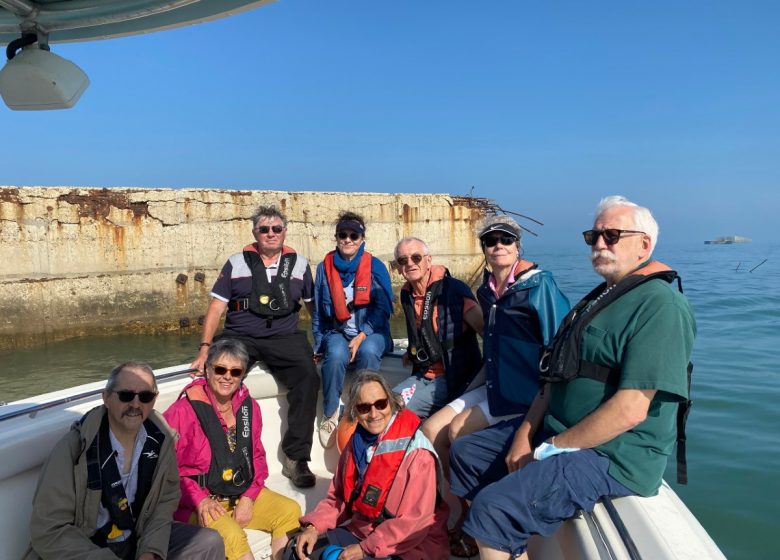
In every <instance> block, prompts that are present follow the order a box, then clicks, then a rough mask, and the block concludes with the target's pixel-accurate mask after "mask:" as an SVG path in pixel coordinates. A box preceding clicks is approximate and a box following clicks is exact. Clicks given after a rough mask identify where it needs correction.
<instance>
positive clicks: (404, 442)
mask: <svg viewBox="0 0 780 560" xmlns="http://www.w3.org/2000/svg"><path fill="white" fill-rule="evenodd" d="M419 427H420V419H419V418H418V417H417V415H416V414H415V413H414V412H412V411H411V410H406V409H404V410H401V411H400V412H398V413H397V414H396V417H395V420H393V423H392V424H391V425H390V427H389V428H388V429H387V431H386V432H385V433H384V434H383V435H382V436H381V437H380V438H379V440H378V441H377V444H376V448H375V451H374V455H373V457H372V458H371V462H370V463H369V464H368V466H367V467H366V472H365V474H364V475H363V481H362V483H361V485H360V486H359V487H356V483H357V478H358V472H357V466H356V465H355V458H354V457H353V455H352V438H350V441H349V443H347V445H346V447H345V448H344V452H345V453H346V454H347V457H346V465H345V469H344V499H345V500H346V502H347V505H348V507H350V508H351V509H352V511H357V512H360V513H361V514H362V515H364V516H365V517H367V518H368V519H371V520H373V521H378V522H381V521H383V520H384V519H387V518H389V517H392V515H391V514H390V513H389V512H388V511H386V510H385V509H384V508H385V502H386V501H387V496H388V494H389V493H390V489H391V488H392V486H393V482H394V481H395V477H396V474H397V473H398V469H399V468H400V467H401V462H402V461H403V460H404V457H405V456H406V451H407V449H408V448H409V445H410V444H411V443H412V440H413V439H414V434H415V433H416V432H417V430H418V429H419ZM352 437H355V436H354V435H353V436H352Z"/></svg>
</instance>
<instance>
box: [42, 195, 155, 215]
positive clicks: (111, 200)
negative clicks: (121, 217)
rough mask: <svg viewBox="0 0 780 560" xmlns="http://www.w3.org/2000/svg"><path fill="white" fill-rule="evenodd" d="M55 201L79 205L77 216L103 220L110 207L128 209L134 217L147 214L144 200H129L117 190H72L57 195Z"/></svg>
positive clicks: (147, 208)
mask: <svg viewBox="0 0 780 560" xmlns="http://www.w3.org/2000/svg"><path fill="white" fill-rule="evenodd" d="M57 202H67V203H68V204H73V205H75V206H78V207H79V217H81V218H92V219H94V220H105V219H106V218H107V217H108V215H109V214H110V212H111V207H112V206H113V207H114V208H120V209H122V210H130V211H131V212H132V213H133V216H134V217H135V218H140V217H143V216H149V205H148V203H146V202H131V201H130V198H129V197H128V196H127V193H125V192H122V191H117V190H109V189H98V190H89V191H82V192H79V191H77V190H72V191H70V192H69V193H67V194H63V195H60V196H58V197H57Z"/></svg>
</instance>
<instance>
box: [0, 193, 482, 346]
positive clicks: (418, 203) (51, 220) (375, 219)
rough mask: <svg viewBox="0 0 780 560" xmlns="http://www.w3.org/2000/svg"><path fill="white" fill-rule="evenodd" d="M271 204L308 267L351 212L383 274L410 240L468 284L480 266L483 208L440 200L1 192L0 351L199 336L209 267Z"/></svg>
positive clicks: (476, 202) (475, 202) (236, 246)
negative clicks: (123, 336)
mask: <svg viewBox="0 0 780 560" xmlns="http://www.w3.org/2000/svg"><path fill="white" fill-rule="evenodd" d="M270 203H273V204H276V205H277V206H278V207H279V208H280V209H282V211H283V212H284V213H285V214H286V215H287V217H288V219H289V225H288V235H287V244H288V245H290V246H292V247H294V248H295V249H296V250H297V251H299V252H300V253H302V254H303V255H304V256H306V257H307V258H308V259H309V260H310V261H311V262H312V266H316V264H317V263H318V262H319V261H320V260H321V259H322V257H323V256H324V255H325V253H326V252H327V251H329V250H331V249H332V248H333V246H334V239H333V224H334V221H335V218H336V216H337V214H338V212H339V211H341V210H347V209H349V210H355V211H357V212H360V213H361V214H362V215H363V216H364V217H365V219H366V223H367V236H366V237H367V246H368V249H369V250H370V251H371V252H372V253H374V254H375V255H376V256H377V257H378V258H380V259H381V260H383V261H384V262H386V263H387V264H388V266H389V263H390V261H391V260H392V257H393V255H392V252H393V248H394V246H395V242H396V241H397V240H398V239H400V238H401V237H404V236H407V235H415V236H417V237H420V238H422V239H424V240H426V241H427V242H428V243H429V245H430V246H431V251H432V253H433V255H434V260H435V262H438V263H441V264H446V265H447V266H448V267H449V269H450V271H451V272H452V273H453V275H455V276H457V277H460V278H463V279H466V280H468V279H470V278H474V277H475V273H476V272H477V271H478V270H479V269H480V267H481V262H482V257H481V253H480V250H479V245H478V243H477V240H476V238H475V236H474V233H473V232H474V228H475V224H476V222H478V221H479V220H480V219H481V218H482V217H483V216H484V215H485V213H486V212H489V211H491V208H492V205H491V202H490V201H488V200H485V199H474V198H462V197H461V198H456V197H450V196H448V195H440V194H427V195H426V194H419V195H416V194H377V193H333V192H332V193H321V192H282V191H229V190H212V189H129V188H127V189H126V188H122V189H119V188H117V189H98V188H71V187H0V262H1V263H3V266H2V271H0V309H2V314H1V316H0V347H19V346H27V345H30V344H31V343H32V344H34V343H36V342H42V341H48V340H56V339H61V338H67V337H70V336H76V335H82V334H90V333H95V332H105V331H114V332H122V331H128V330H131V331H145V332H154V331H156V330H161V329H175V328H176V329H177V328H180V327H181V324H182V323H185V324H186V323H187V322H188V321H189V324H190V327H189V328H194V329H197V328H198V326H197V320H198V317H199V316H201V315H202V314H203V313H204V311H205V308H206V306H207V304H208V300H209V295H208V294H209V291H210V289H211V286H212V284H213V282H214V279H215V278H216V276H217V274H218V272H219V269H220V268H221V267H222V265H223V263H224V262H225V260H226V259H227V257H228V256H230V254H232V253H234V252H236V251H239V250H240V249H241V248H242V247H243V246H244V245H245V244H247V243H250V242H252V240H253V239H252V235H251V231H250V230H251V222H250V220H249V217H250V216H251V215H252V213H253V212H254V210H255V208H256V207H257V206H258V205H260V204H270ZM201 276H202V277H203V279H202V280H201ZM185 277H186V278H185ZM196 278H197V279H196ZM177 279H178V281H177ZM393 280H394V283H395V284H396V288H398V286H399V283H400V280H401V279H400V276H399V275H397V274H395V273H393Z"/></svg>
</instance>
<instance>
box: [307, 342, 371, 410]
mask: <svg viewBox="0 0 780 560" xmlns="http://www.w3.org/2000/svg"><path fill="white" fill-rule="evenodd" d="M348 345H349V340H348V339H347V337H346V336H345V335H344V334H343V333H341V332H338V331H331V332H329V333H328V334H326V335H325V337H324V338H323V339H322V346H321V348H322V349H323V350H322V354H323V356H322V368H321V369H320V373H321V375H322V408H323V412H324V413H325V416H331V415H332V414H333V413H334V412H336V408H338V406H339V398H341V392H342V391H343V390H344V374H345V373H346V371H347V365H349V346H348ZM384 352H385V337H384V335H382V334H379V333H374V334H371V335H369V336H368V337H366V339H365V340H364V341H363V343H362V344H361V345H360V348H358V351H357V356H355V369H357V370H361V369H373V370H375V371H379V366H380V365H381V364H382V354H384Z"/></svg>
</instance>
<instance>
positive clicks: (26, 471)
mask: <svg viewBox="0 0 780 560" xmlns="http://www.w3.org/2000/svg"><path fill="white" fill-rule="evenodd" d="M382 366H383V367H382V369H383V372H384V373H385V374H386V375H387V376H388V377H389V378H390V379H391V380H392V381H397V380H399V379H401V378H402V377H403V376H405V375H407V372H406V371H404V370H403V368H402V366H401V361H400V360H399V359H398V358H397V357H396V356H390V357H387V358H385V360H384V361H383V364H382ZM186 367H187V366H177V367H171V368H166V369H162V370H157V371H156V372H155V373H156V374H157V375H158V376H160V375H163V376H164V375H166V374H170V373H172V372H176V371H182V370H184V369H186ZM188 381H189V376H187V375H186V374H184V375H178V376H175V377H172V378H168V379H164V380H160V381H159V389H160V396H159V397H158V399H157V404H156V408H157V409H158V410H160V411H163V410H165V409H166V408H167V407H168V406H169V405H170V404H171V403H172V402H173V401H174V400H175V399H176V398H177V397H178V395H179V393H180V392H181V389H182V388H183V387H184V386H185V385H186V384H187V382H188ZM246 384H247V386H248V387H249V389H250V391H251V393H252V395H253V396H254V397H255V398H256V399H257V401H258V403H259V404H260V408H261V410H262V413H263V445H264V446H265V448H266V452H267V454H268V467H269V478H268V480H267V485H268V487H269V488H272V489H273V490H276V491H278V492H282V493H283V494H285V495H288V496H290V497H292V498H294V499H296V500H297V501H298V502H299V503H300V504H301V508H302V509H303V510H304V511H308V510H310V509H312V508H313V507H314V506H315V505H316V504H317V502H318V501H319V500H320V499H322V498H323V497H324V496H325V493H326V492H327V488H328V484H329V482H330V479H331V477H332V476H333V472H334V470H335V467H336V464H337V462H338V452H337V450H336V449H335V447H334V448H331V449H328V450H323V449H322V448H321V447H320V444H319V441H318V438H317V437H316V434H315V437H314V442H315V443H314V449H313V450H312V462H311V464H310V466H311V469H312V471H313V472H314V473H315V474H316V475H317V484H316V486H315V487H314V488H311V489H307V490H301V489H298V488H295V487H294V486H292V484H290V482H289V481H288V480H287V479H286V478H285V477H284V476H282V474H281V451H280V449H279V441H280V440H281V434H282V433H283V431H284V430H285V427H286V422H285V419H286V416H287V401H286V398H285V395H284V393H285V391H284V388H282V387H280V386H278V385H277V384H276V382H275V381H274V379H273V377H271V375H269V374H268V373H267V372H265V370H263V369H260V368H255V369H253V370H252V372H250V374H249V375H248V376H247V378H246ZM103 386H104V383H103V382H98V383H91V384H88V385H83V386H80V387H75V388H72V389H67V390H64V391H57V392H54V393H48V394H46V395H41V396H39V397H34V398H30V399H25V400H22V401H16V402H13V403H10V404H7V405H4V406H0V457H2V462H1V463H0V503H2V504H4V505H5V506H6V507H4V508H2V510H1V511H0V543H2V544H0V558H1V559H17V558H20V557H21V555H22V554H23V553H24V551H25V550H26V548H27V546H28V541H29V527H28V524H29V519H30V513H31V508H32V503H31V502H32V494H33V491H34V490H35V485H36V482H37V477H38V472H39V470H40V467H41V465H42V464H43V462H44V460H45V459H46V457H47V456H48V454H49V452H50V451H51V449H52V448H53V446H54V444H55V443H56V442H57V441H58V440H59V438H61V437H62V435H63V434H64V433H65V432H66V431H67V430H68V429H69V427H70V425H71V423H72V422H74V421H75V420H78V419H79V418H80V417H81V416H82V415H83V414H84V413H85V412H87V411H88V410H90V409H91V408H93V407H94V406H96V405H97V404H99V403H100V395H99V394H93V395H92V396H89V397H86V398H81V399H78V400H73V401H71V402H67V403H61V404H57V405H56V406H53V407H51V408H44V409H43V410H39V411H38V412H34V413H29V412H26V413H23V412H24V411H29V410H30V409H31V408H33V407H37V406H40V405H46V403H54V402H56V401H58V400H61V399H68V398H72V397H74V396H75V395H80V394H84V393H86V392H89V391H94V392H97V391H99V390H100V389H102V388H103ZM318 406H321V405H318ZM13 414H21V415H20V416H16V417H12V418H8V416H9V415H13ZM312 429H313V430H314V429H315V427H314V426H312ZM614 505H615V509H616V510H617V512H618V513H619V516H620V518H621V519H622V522H623V524H624V525H625V526H626V528H627V530H628V534H629V537H630V540H632V541H633V543H634V545H635V547H636V551H637V552H638V554H639V557H640V558H644V559H652V560H658V559H696V560H700V559H703V558H725V557H724V556H723V554H722V553H721V551H720V550H719V549H718V547H717V546H716V545H715V543H714V542H713V540H712V539H711V538H710V536H709V535H708V534H707V532H706V531H705V530H704V528H703V527H702V526H701V524H700V523H699V522H698V521H697V520H696V518H695V517H694V516H693V514H691V512H690V511H689V510H688V508H687V507H686V506H685V504H683V502H682V501H681V500H680V499H679V498H678V496H677V495H676V494H675V493H674V491H673V490H672V489H671V488H669V486H668V485H666V484H665V483H664V485H663V486H662V487H661V490H660V492H659V494H658V495H657V496H655V497H653V498H636V497H629V498H620V499H617V500H615V501H614ZM248 533H249V537H250V544H251V546H252V550H253V552H254V553H255V557H256V558H266V557H268V556H269V555H270V537H269V536H268V535H267V534H265V533H261V532H259V531H252V530H249V531H248ZM629 548H630V546H627V545H626V544H625V542H624V538H622V537H621V535H620V534H619V532H618V530H617V528H616V526H615V523H614V521H613V520H612V518H610V515H609V514H608V512H607V510H606V509H605V506H604V505H603V504H598V505H597V507H596V509H595V511H594V512H593V514H586V515H581V516H579V517H577V518H575V519H573V520H570V521H567V522H566V523H564V524H563V525H562V526H561V528H560V529H559V530H558V531H557V532H556V533H555V535H553V536H552V537H550V538H546V539H542V538H534V539H532V541H531V543H530V547H529V556H530V557H531V558H532V559H534V560H539V559H542V560H553V559H571V560H574V559H577V560H580V559H607V558H609V559H624V558H625V559H631V558H636V556H633V557H632V556H631V553H630V552H629ZM442 560H444V559H442Z"/></svg>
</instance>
